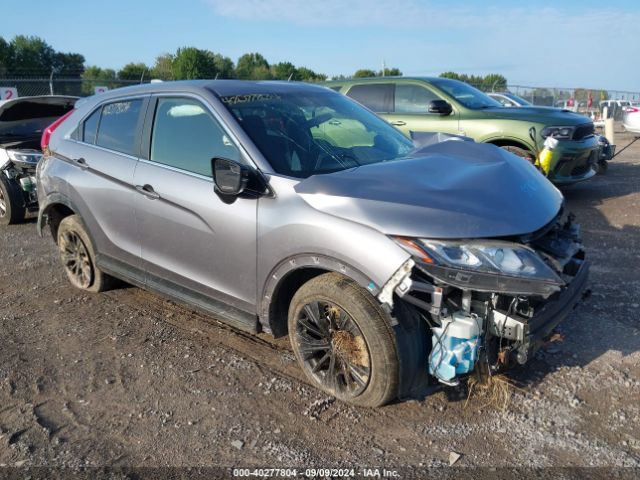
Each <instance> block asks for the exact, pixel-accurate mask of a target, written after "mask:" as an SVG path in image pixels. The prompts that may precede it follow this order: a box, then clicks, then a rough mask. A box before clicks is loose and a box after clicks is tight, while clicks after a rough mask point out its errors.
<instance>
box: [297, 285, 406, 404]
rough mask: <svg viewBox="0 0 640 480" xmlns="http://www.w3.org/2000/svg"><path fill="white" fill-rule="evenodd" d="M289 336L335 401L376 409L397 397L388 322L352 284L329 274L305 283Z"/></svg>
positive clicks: (307, 368) (316, 381) (307, 371)
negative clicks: (336, 399)
mask: <svg viewBox="0 0 640 480" xmlns="http://www.w3.org/2000/svg"><path fill="white" fill-rule="evenodd" d="M289 338H290V340H291V345H292V347H293V350H294V352H295V355H296V358H297V359H298V362H299V363H300V365H301V366H302V369H303V370H304V372H305V374H306V376H307V377H308V378H309V379H310V380H311V382H312V383H313V384H314V385H315V386H317V387H318V388H320V389H321V390H324V391H325V392H327V393H329V394H331V395H333V396H335V397H336V398H338V399H340V400H343V401H346V402H348V403H351V404H354V405H358V406H365V407H377V406H381V405H384V404H385V403H387V402H389V401H390V400H392V399H393V398H395V397H396V396H397V395H398V382H399V361H398V354H397V348H396V341H395V336H394V333H393V329H392V327H391V325H390V322H389V318H388V316H387V314H386V313H385V312H384V311H383V310H382V309H381V308H380V305H379V304H378V303H377V302H376V300H375V299H374V298H373V297H372V296H371V294H370V293H368V292H367V291H366V290H364V289H363V288H362V287H360V286H359V285H358V284H357V283H356V282H354V281H353V280H351V279H349V278H347V277H344V276H342V275H340V274H337V273H326V274H323V275H320V276H318V277H315V278H313V279H312V280H310V281H308V282H307V283H305V284H304V285H303V286H302V287H301V288H300V289H299V290H298V291H297V292H296V294H295V295H294V297H293V299H292V301H291V305H290V306H289Z"/></svg>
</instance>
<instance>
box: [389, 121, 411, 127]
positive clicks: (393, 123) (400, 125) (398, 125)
mask: <svg viewBox="0 0 640 480" xmlns="http://www.w3.org/2000/svg"><path fill="white" fill-rule="evenodd" d="M406 124H407V122H403V121H402V120H395V121H393V122H391V125H393V126H395V127H402V126H403V125H406Z"/></svg>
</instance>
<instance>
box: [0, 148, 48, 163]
mask: <svg viewBox="0 0 640 480" xmlns="http://www.w3.org/2000/svg"><path fill="white" fill-rule="evenodd" d="M7 155H8V156H9V158H10V159H11V160H13V161H14V162H17V163H22V164H24V163H28V164H33V165H35V164H36V163H38V162H39V161H40V159H41V158H42V154H41V153H40V152H35V151H20V150H7Z"/></svg>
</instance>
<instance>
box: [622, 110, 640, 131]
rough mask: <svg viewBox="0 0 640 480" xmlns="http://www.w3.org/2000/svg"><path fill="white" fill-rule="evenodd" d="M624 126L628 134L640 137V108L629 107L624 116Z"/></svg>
mask: <svg viewBox="0 0 640 480" xmlns="http://www.w3.org/2000/svg"><path fill="white" fill-rule="evenodd" d="M622 125H623V126H624V129H625V130H626V131H627V132H630V133H634V134H636V135H640V106H633V105H631V106H628V107H626V108H625V109H624V113H623V114H622Z"/></svg>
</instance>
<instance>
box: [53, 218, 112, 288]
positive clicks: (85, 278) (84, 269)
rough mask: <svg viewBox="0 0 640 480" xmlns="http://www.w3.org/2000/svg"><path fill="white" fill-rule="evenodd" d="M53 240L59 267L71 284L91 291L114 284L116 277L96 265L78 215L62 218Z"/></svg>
mask: <svg viewBox="0 0 640 480" xmlns="http://www.w3.org/2000/svg"><path fill="white" fill-rule="evenodd" d="M56 240H57V243H58V251H59V253H60V260H61V262H62V266H63V268H64V271H65V273H66V274H67V278H68V279H69V282H70V283H71V285H73V286H74V287H76V288H78V289H80V290H84V291H86V292H94V293H97V292H103V291H105V290H108V289H109V288H111V287H112V286H113V284H114V280H115V279H114V278H113V277H111V276H109V275H107V274H106V273H104V272H102V271H101V270H100V269H99V268H98V267H97V266H96V260H95V259H96V255H95V248H94V246H93V244H92V243H91V239H90V238H89V235H88V234H87V230H86V227H85V226H84V224H83V223H82V220H81V219H80V217H79V216H78V215H70V216H68V217H65V218H63V219H62V221H61V222H60V225H59V226H58V236H57V239H56Z"/></svg>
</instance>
